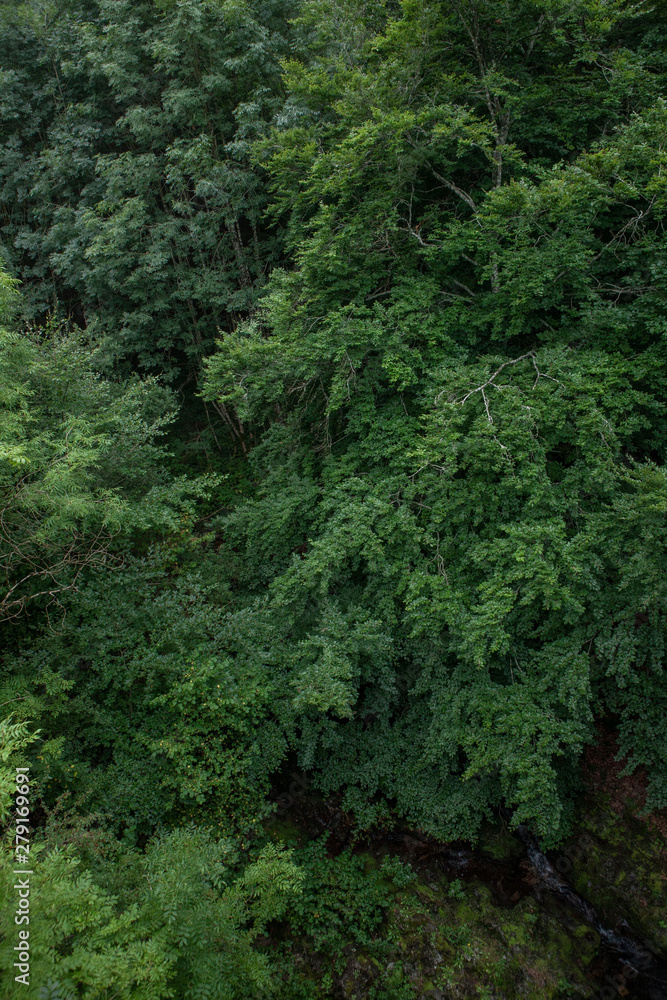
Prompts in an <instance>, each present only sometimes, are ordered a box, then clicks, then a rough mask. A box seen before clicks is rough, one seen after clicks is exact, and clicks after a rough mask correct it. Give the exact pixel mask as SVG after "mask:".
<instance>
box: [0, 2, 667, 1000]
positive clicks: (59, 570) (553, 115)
mask: <svg viewBox="0 0 667 1000" xmlns="http://www.w3.org/2000/svg"><path fill="white" fill-rule="evenodd" d="M664 13H665V12H664V8H663V7H662V6H661V4H660V3H656V4H655V5H649V4H631V3H628V2H623V0H567V2H565V0H512V2H510V0H454V2H451V3H447V4H445V3H442V2H440V0H436V2H431V3H426V2H421V0H402V2H400V3H399V2H393V0H387V2H382V0H368V2H364V0H345V2H343V3H338V2H333V0H304V2H302V3H301V4H300V5H298V9H297V8H295V7H294V6H291V7H289V6H287V5H284V4H282V3H280V2H278V0H267V2H261V0H248V2H240V0H239V2H236V0H140V2H135V3H129V2H125V0H54V2H47V0H30V2H28V3H25V4H20V5H14V4H9V3H5V4H2V5H1V6H0V178H1V181H0V202H1V203H2V216H1V220H0V240H1V246H0V251H1V254H2V260H3V262H4V264H3V267H4V270H3V271H2V278H1V281H2V284H1V285H0V294H1V295H2V300H1V302H0V305H1V306H2V311H3V319H2V322H3V323H4V326H3V328H2V330H0V495H1V498H2V510H1V512H0V562H1V564H2V575H3V581H2V583H3V587H2V595H0V611H2V618H3V619H5V624H4V625H3V629H4V633H3V634H4V637H5V647H4V657H3V661H2V671H3V674H2V678H0V690H1V691H2V694H3V697H2V698H1V699H0V701H2V703H3V705H4V711H5V712H11V713H12V716H11V721H9V722H7V724H6V725H5V728H4V729H3V730H2V732H3V734H4V736H5V738H6V742H7V745H8V746H10V745H11V746H12V747H14V749H12V750H11V751H7V753H5V755H4V757H3V758H2V760H3V761H4V764H6V763H7V761H9V760H10V757H11V754H13V753H16V752H19V751H20V752H21V753H23V754H25V755H26V759H27V760H29V761H30V764H31V768H32V771H31V775H32V778H33V782H34V792H33V794H34V795H35V796H36V797H37V799H38V801H39V802H40V807H39V808H40V810H41V814H40V815H41V819H40V821H39V830H38V831H37V832H36V837H37V841H36V844H35V849H36V850H37V856H38V859H39V860H38V864H39V871H40V874H39V876H38V879H39V886H38V888H37V890H36V892H38V893H40V897H39V898H40V900H41V902H40V904H39V905H40V906H42V907H43V909H44V910H45V911H46V910H48V912H49V913H53V914H58V917H57V919H56V918H55V917H54V920H53V921H52V923H51V925H50V930H49V931H48V932H47V931H46V929H42V930H39V929H37V930H36V931H35V934H36V943H35V953H34V954H35V956H36V957H35V959H34V961H35V976H37V970H38V968H39V969H40V970H41V969H42V968H43V969H44V970H46V969H47V967H48V966H49V963H50V964H51V967H52V968H53V969H55V972H53V971H52V972H51V973H49V974H50V975H51V977H52V979H53V984H52V985H53V990H54V991H55V992H54V996H55V995H56V994H57V995H58V996H62V997H64V996H68V997H69V996H75V997H85V998H93V997H98V996H99V997H102V996H104V995H105V994H104V993H103V992H102V989H103V986H105V985H108V982H105V977H106V978H107V980H108V976H109V972H108V970H109V969H110V968H111V967H112V966H113V968H114V969H115V971H114V975H115V976H116V979H115V980H114V981H113V985H114V987H115V989H116V994H115V995H118V996H127V997H143V996H147V997H148V996H150V997H159V996H165V997H166V996H172V995H173V996H179V997H180V996H181V995H183V996H185V995H188V996H189V995H192V996H210V997H216V996H220V997H235V996H255V995H256V996H265V995H269V994H270V991H271V990H275V991H276V992H277V993H278V994H279V993H280V990H281V989H282V986H281V985H280V984H281V983H283V978H284V977H283V976H282V973H281V974H280V975H278V974H275V975H273V977H272V974H271V973H270V971H269V970H270V968H271V966H270V962H269V958H268V953H265V952H263V951H262V949H261V947H257V941H258V940H259V939H260V937H261V935H263V934H264V932H265V930H266V926H267V922H268V921H270V920H281V921H282V922H283V925H284V926H287V927H289V931H287V932H285V933H284V934H283V937H284V939H285V940H287V941H289V940H292V939H293V938H294V939H303V938H304V937H305V938H307V939H308V940H309V941H310V946H311V947H312V948H313V949H314V950H315V951H319V950H323V951H324V952H330V953H331V954H335V953H336V951H337V950H340V948H341V947H342V942H343V937H342V936H341V935H343V928H344V933H345V934H346V935H347V938H346V939H347V940H351V939H354V940H355V941H356V942H357V943H363V944H369V942H371V941H372V940H374V935H376V934H377V932H378V927H380V925H381V921H382V919H383V913H384V912H385V910H386V907H387V905H388V903H387V898H388V897H386V895H385V889H384V888H383V883H382V880H381V879H380V877H379V876H376V875H373V876H371V875H369V874H368V873H366V872H365V870H364V866H363V864H362V863H361V862H358V863H357V861H356V860H355V858H354V857H353V856H352V857H348V856H346V858H345V860H341V861H340V863H339V864H338V867H335V866H333V867H332V865H331V860H330V859H327V858H326V851H325V849H324V847H323V846H322V845H320V846H319V847H313V848H312V849H309V850H310V853H308V850H307V851H306V852H305V853H303V852H302V853H301V854H297V855H295V857H294V858H290V856H289V855H286V854H284V853H282V852H281V851H280V850H277V849H274V848H273V847H271V846H270V845H269V846H266V845H265V844H264V840H265V830H264V826H263V823H264V821H265V820H266V817H267V815H269V813H270V811H271V806H270V799H271V787H272V782H274V784H275V783H276V782H279V780H280V779H279V778H278V777H277V776H278V775H279V774H280V768H281V765H282V764H283V762H284V761H286V760H288V759H290V760H296V762H297V763H298V765H299V767H301V768H303V769H305V770H307V771H308V772H309V773H310V775H311V780H312V784H313V786H314V787H315V789H317V790H318V791H319V792H321V793H324V794H326V795H329V794H334V793H335V794H338V795H340V801H341V804H342V807H343V808H344V809H346V810H349V811H350V812H351V813H353V814H354V817H355V821H356V823H357V825H358V826H359V827H361V828H369V827H371V826H372V825H373V824H376V823H380V822H386V821H390V820H391V819H392V818H393V817H397V816H398V817H402V818H404V819H406V820H407V821H408V822H409V823H411V824H413V825H414V826H416V827H418V828H420V829H421V830H423V831H426V832H428V833H431V834H434V835H435V836H438V837H441V838H457V837H461V838H466V839H470V840H474V839H475V838H476V837H477V836H478V834H479V831H480V828H481V825H482V823H483V822H484V820H485V819H493V817H494V815H496V814H497V809H498V808H499V807H501V806H504V807H505V808H507V809H508V810H510V811H511V813H512V816H513V820H512V822H513V823H514V824H515V825H516V824H518V823H519V822H524V823H526V824H528V825H529V826H530V827H531V828H532V829H533V830H534V831H535V832H536V833H537V834H538V835H539V836H540V837H542V838H543V841H544V842H545V843H546V844H548V845H549V844H551V845H553V844H557V843H558V842H559V841H561V840H562V838H563V837H564V836H565V835H566V834H567V831H568V824H569V822H570V817H571V810H572V802H573V795H574V793H575V792H576V790H577V781H578V777H577V775H578V767H579V762H580V758H581V754H582V751H583V750H584V748H585V746H586V745H587V744H589V743H591V742H593V741H594V740H595V733H596V729H595V724H596V723H597V722H599V721H600V720H605V722H606V724H607V725H610V726H614V727H615V728H616V729H617V732H618V737H619V741H620V746H621V750H622V752H623V754H624V755H625V756H627V757H628V760H629V767H630V768H637V767H640V766H641V767H643V768H644V769H645V772H646V775H647V781H648V798H647V804H648V806H649V807H650V808H655V807H658V808H660V807H665V806H667V690H666V688H665V682H664V670H665V660H664V650H665V639H664V634H665V606H666V598H667V593H666V588H667V582H666V581H667V572H666V570H667V560H666V558H665V551H666V545H665V543H666V541H667V539H666V538H665V533H666V527H665V525H666V521H665V514H666V513H667V488H666V487H667V484H666V482H665V447H666V444H667V433H666V431H665V428H666V426H667V424H666V422H665V418H666V415H667V392H666V390H665V373H666V370H667V346H666V333H667V243H666V242H665V231H664V230H665V218H666V216H667V180H666V177H667V60H666V56H665V52H667V45H666V44H665V43H666V41H667V39H666V38H665V17H664ZM5 272H6V273H5ZM10 276H11V277H10ZM24 612H27V615H26V614H24ZM54 612H57V613H54ZM12 727H13V728H12ZM37 728H39V731H40V732H39V736H38V737H35V739H34V740H33V742H32V743H26V740H27V739H28V737H29V735H30V734H32V735H33V736H34V735H35V730H36V729H37ZM12 740H13V741H14V742H13V743H12ZM20 746H22V749H20ZM16 748H19V749H16ZM290 755H291V756H290ZM12 759H13V758H12ZM4 764H3V766H4ZM3 789H4V785H0V794H3ZM1 805H2V803H0V806H1ZM2 808H3V809H4V806H2ZM7 808H9V807H7ZM62 816H64V817H65V819H63V820H62V822H61V820H60V819H59V817H62ZM6 818H7V817H6V816H5V819H6ZM73 831H78V833H76V835H75V833H74V832H73ZM86 831H87V832H86ZM93 832H94V833H95V835H94V836H93ZM84 834H85V835H84ZM89 834H90V836H89ZM91 844H96V845H97V846H91ZM263 845H264V846H263ZM248 850H249V851H250V855H248V854H247V853H246V852H247V851H248ZM318 851H319V853H318ZM216 873H217V874H216ZM174 907H178V909H179V918H178V927H176V926H175V918H174V917H173V914H174V912H175V911H174ZM3 919H4V918H3ZM320 920H321V923H318V921H320ZM221 928H224V932H223V931H221V930H220V929H221ZM4 933H5V940H6V941H7V942H9V938H10V937H11V934H9V933H8V931H7V929H5V932H4ZM179 935H180V936H179ZM290 935H292V937H290ZM213 940H214V941H215V945H214V946H212V945H210V941H213ZM262 940H263V938H262ZM7 946H8V947H9V944H7ZM3 947H4V945H3ZM10 950H11V948H10ZM55 956H58V957H57V958H56V957H55ZM121 956H122V957H121ZM39 963H42V964H41V965H40V964H39ZM195 969H196V970H197V971H196V973H195V971H193V970H195ZM40 974H41V972H40ZM46 974H47V973H46V971H44V973H43V975H44V976H46ZM193 976H198V977H199V979H196V978H194V979H193ZM297 978H298V977H297ZM288 980H289V977H288V979H287V980H285V982H287V981H288ZM289 981H290V982H292V985H291V986H290V987H289V989H293V990H294V991H296V992H294V996H295V997H296V996H299V995H300V994H299V992H298V988H297V985H295V984H294V982H293V981H292V980H289ZM184 983H188V984H189V987H188V988H189V989H190V993H187V994H186V992H184V991H185V989H186V987H185V986H184V985H183V984H184ZM285 989H287V987H285ZM58 990H60V993H58ZM151 991H152V992H151ZM179 991H180V992H179ZM288 993H289V990H288ZM26 995H27V994H26ZM35 995H37V994H36V993H35ZM289 995H290V996H291V994H289ZM286 996H287V994H286Z"/></svg>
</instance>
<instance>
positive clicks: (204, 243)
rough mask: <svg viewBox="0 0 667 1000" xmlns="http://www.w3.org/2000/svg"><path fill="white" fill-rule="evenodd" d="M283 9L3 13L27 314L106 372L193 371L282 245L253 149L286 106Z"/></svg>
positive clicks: (5, 169)
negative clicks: (73, 339) (76, 330)
mask: <svg viewBox="0 0 667 1000" xmlns="http://www.w3.org/2000/svg"><path fill="white" fill-rule="evenodd" d="M284 11H285V8H284V4H282V3H281V0H260V2H257V3H251V4H245V3H236V2H224V0H183V2H178V3H176V2H171V0H164V2H159V3H152V2H150V0H141V2H139V3H135V2H132V3H130V2H129V0H121V2H118V0H58V2H57V3H51V2H49V3H44V2H41V0H40V2H37V3H33V4H21V5H18V6H17V7H15V6H12V5H3V8H2V11H1V12H0V17H1V18H2V21H1V25H2V27H1V30H0V39H1V40H0V67H2V75H1V76H0V92H1V93H2V107H3V109H4V110H3V112H2V115H3V118H2V125H1V126H0V132H1V135H2V140H1V142H0V191H1V192H2V193H1V195H0V197H1V199H2V202H3V206H4V218H3V224H2V228H1V230H0V233H1V236H0V238H1V239H2V242H3V244H4V253H5V254H6V256H7V261H8V263H9V265H11V269H12V271H13V273H15V274H17V275H19V276H20V277H21V279H22V280H23V282H24V285H25V291H26V299H25V303H24V313H25V315H26V316H27V317H28V318H30V319H33V320H34V319H39V320H41V319H43V317H44V315H45V314H46V313H47V312H52V311H53V310H54V309H55V310H56V311H57V312H59V313H60V315H62V314H64V315H65V316H67V317H69V318H70V319H71V321H72V322H74V323H75V324H76V325H78V326H83V327H86V328H88V330H89V331H90V332H91V333H92V334H94V336H96V337H98V338H100V339H101V340H102V341H103V342H104V345H105V352H104V354H105V357H106V359H107V363H109V364H110V363H112V362H113V360H114V359H129V360H130V361H131V362H132V363H133V364H135V365H136V364H137V363H138V364H139V365H140V366H143V367H144V368H150V369H152V370H155V369H158V370H172V371H173V369H174V368H178V367H180V366H182V365H183V364H184V363H185V364H186V365H187V366H188V367H191V366H192V364H194V363H195V362H196V360H197V359H198V358H199V357H200V356H201V355H202V353H203V352H206V351H207V350H208V349H209V348H210V346H211V344H212V341H213V338H214V336H215V334H216V331H217V330H218V328H220V327H222V328H230V327H233V326H234V325H235V324H236V322H237V321H238V318H239V317H243V316H246V315H247V314H248V312H249V311H251V310H252V308H253V306H254V302H255V297H256V289H257V288H258V287H260V286H261V284H262V282H263V280H264V275H265V273H266V269H267V268H268V267H270V265H271V263H272V262H273V261H275V260H276V257H277V254H278V253H279V250H280V243H279V241H278V240H277V237H276V234H275V233H274V232H271V231H269V230H267V229H266V227H265V226H264V225H262V223H261V215H262V212H263V209H264V207H265V200H266V199H265V193H264V190H263V184H262V180H261V177H260V176H258V174H257V173H256V172H255V171H253V170H252V169H250V167H249V163H248V142H249V140H250V139H251V138H252V137H253V136H254V135H255V134H256V132H257V131H258V130H259V131H260V132H261V131H262V128H263V124H262V123H263V121H264V120H265V119H267V118H269V117H270V115H271V114H272V113H273V111H274V110H275V108H276V107H277V106H278V103H279V96H280V71H279V59H280V57H281V55H282V54H283V53H284V52H286V51H287V48H286V45H287V43H286V39H285V32H286V27H287V26H286V21H285V12H284Z"/></svg>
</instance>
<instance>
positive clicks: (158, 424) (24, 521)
mask: <svg viewBox="0 0 667 1000" xmlns="http://www.w3.org/2000/svg"><path fill="white" fill-rule="evenodd" d="M0 280H2V281H3V282H4V284H3V288H4V289H5V294H7V292H8V291H9V292H11V284H10V283H9V281H8V279H7V278H6V276H2V277H1V278H0ZM0 394H1V395H0V497H1V500H0V567H1V572H2V578H3V590H2V594H1V596H0V616H2V617H4V618H6V617H8V616H9V617H11V616H14V615H17V614H19V613H20V612H21V611H22V610H23V609H24V607H25V606H26V604H28V603H29V602H30V601H34V600H36V599H37V598H39V599H40V600H41V601H42V603H44V602H45V601H46V602H47V603H48V602H50V601H53V600H58V599H59V595H61V594H62V593H63V592H64V591H66V590H69V589H72V588H73V587H75V586H76V583H77V580H78V579H79V576H80V573H81V571H82V569H83V568H84V567H90V566H93V565H96V566H103V565H106V564H107V563H108V562H109V561H110V560H111V559H112V551H111V549H112V543H113V541H114V539H115V538H116V536H118V534H119V533H120V532H122V531H124V532H126V533H127V532H130V531H132V530H133V529H138V528H140V529H146V528H148V527H150V526H152V527H153V528H162V529H163V530H167V531H168V530H170V529H174V528H175V527H177V526H180V525H179V518H180V517H181V516H182V515H183V512H184V511H185V510H187V507H188V503H189V500H188V495H190V496H193V495H194V496H197V495H201V494H202V491H204V490H205V487H206V478H205V477H204V479H200V480H199V481H198V482H195V481H192V482H191V483H186V482H179V481H171V482H170V481H169V480H168V479H167V477H166V475H165V472H166V470H164V468H163V466H164V462H165V457H166V454H167V452H166V450H165V448H164V447H163V446H161V445H160V444H158V439H159V437H160V436H161V435H162V434H163V433H164V427H165V425H166V424H167V423H168V422H169V420H170V419H171V418H172V416H173V401H172V398H171V395H170V393H169V392H168V391H166V390H165V389H163V388H161V387H160V385H159V384H158V383H157V382H156V381H155V380H154V379H145V380H143V381H142V380H140V379H138V378H137V379H129V380H126V381H125V382H123V383H121V382H118V381H116V380H113V379H105V378H102V377H100V375H99V374H98V372H97V371H96V370H95V352H94V351H93V350H92V349H91V347H90V346H89V345H88V344H87V343H86V341H85V340H83V339H82V338H80V337H77V336H74V335H67V334H63V333H62V332H61V331H60V330H58V329H57V328H52V329H50V330H46V331H39V330H38V331H33V332H32V333H18V332H14V331H11V330H7V329H5V328H4V327H3V328H1V329H0Z"/></svg>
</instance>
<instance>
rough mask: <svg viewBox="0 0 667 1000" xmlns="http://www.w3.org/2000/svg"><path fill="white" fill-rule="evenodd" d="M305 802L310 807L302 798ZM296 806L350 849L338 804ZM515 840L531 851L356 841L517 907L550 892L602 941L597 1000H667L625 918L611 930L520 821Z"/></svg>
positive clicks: (380, 834)
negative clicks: (495, 853) (480, 887)
mask: <svg viewBox="0 0 667 1000" xmlns="http://www.w3.org/2000/svg"><path fill="white" fill-rule="evenodd" d="M302 805H304V806H305V805H306V803H305V802H303V800H302ZM297 811H298V812H300V813H301V816H300V821H301V824H302V825H303V827H305V828H308V827H309V828H310V830H311V833H312V834H315V833H319V834H321V833H324V832H327V833H328V834H329V837H330V841H329V843H330V850H331V851H332V852H333V853H338V852H340V851H341V850H342V849H343V848H344V847H346V846H350V844H351V842H350V836H351V827H350V825H349V822H348V821H347V817H344V815H343V814H342V813H341V812H340V810H338V809H336V808H335V806H332V805H331V803H324V802H320V803H319V807H318V805H316V804H315V803H314V802H312V801H311V802H310V804H309V807H306V809H304V810H301V809H298V810H297ZM506 818H507V817H506ZM516 837H517V838H518V840H520V842H521V843H522V845H523V848H524V850H523V854H522V856H514V857H508V858H502V859H495V858H491V857H489V856H487V855H486V854H483V853H482V852H481V851H479V850H475V849H473V848H471V847H469V846H467V845H466V844H464V843H456V844H443V843H441V842H438V841H436V840H434V839H432V838H430V837H426V836H423V835H421V834H418V833H416V832H415V831H412V830H408V829H394V830H382V831H377V832H376V833H375V834H374V835H371V836H370V837H367V838H364V839H363V840H362V841H357V842H356V844H355V849H360V850H368V851H370V852H371V853H373V854H381V853H391V854H398V855H400V856H402V857H403V858H404V859H405V860H407V861H409V862H410V863H411V864H412V865H413V866H414V867H415V868H416V869H422V870H427V871H428V870H434V869H439V870H440V871H442V872H443V873H445V874H446V875H448V876H449V877H450V878H452V877H454V878H461V879H465V880H466V881H475V880H476V881H479V882H481V883H483V884H484V885H486V886H487V887H488V888H489V889H490V890H491V892H492V895H493V897H494V901H495V902H496V903H497V904H498V905H501V906H507V907H511V906H514V905H515V904H516V903H517V902H518V901H519V900H520V899H521V898H523V897H525V896H527V895H529V894H530V895H532V896H533V897H534V898H535V899H536V902H537V903H538V905H540V906H541V907H542V908H544V907H545V905H546V899H545V897H547V898H549V897H550V898H551V899H552V900H554V901H556V902H557V903H560V904H564V906H565V908H566V910H567V909H569V910H571V911H574V913H576V914H578V916H579V917H580V918H582V919H583V920H584V921H585V923H587V924H588V925H589V926H590V928H591V929H592V930H594V931H595V932H596V933H597V934H598V936H599V938H600V955H599V961H596V975H595V977H594V978H595V983H591V1000H616V998H618V997H625V998H626V1000H627V998H633V1000H667V962H666V961H665V960H664V959H662V958H661V957H659V956H658V955H656V954H654V953H653V952H652V951H651V950H650V949H648V948H647V947H646V945H645V944H644V943H643V942H642V941H641V939H640V938H639V936H638V935H636V934H634V933H633V931H632V928H631V927H629V926H628V925H627V924H626V923H625V921H622V920H621V921H619V922H618V923H617V925H616V927H615V928H614V929H611V928H609V927H606V926H605V925H604V923H603V922H602V920H601V919H600V917H599V915H598V913H597V911H596V909H595V907H594V906H593V905H592V904H591V903H589V902H588V900H586V899H585V898H584V897H583V896H582V895H581V894H580V893H578V892H577V891H576V890H575V889H574V888H573V887H572V886H571V885H570V883H569V882H568V881H567V880H566V879H565V878H564V877H563V876H562V875H561V874H560V873H559V872H558V871H557V869H556V868H555V867H554V865H553V864H552V863H551V861H550V860H549V859H548V857H547V856H546V855H545V854H544V853H543V852H542V850H541V849H540V845H539V842H538V841H537V839H536V838H535V836H534V835H533V834H532V833H531V831H530V830H528V828H527V827H525V826H523V825H520V826H519V827H518V828H517V830H516ZM561 912H562V911H561ZM598 980H599V981H598Z"/></svg>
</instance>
